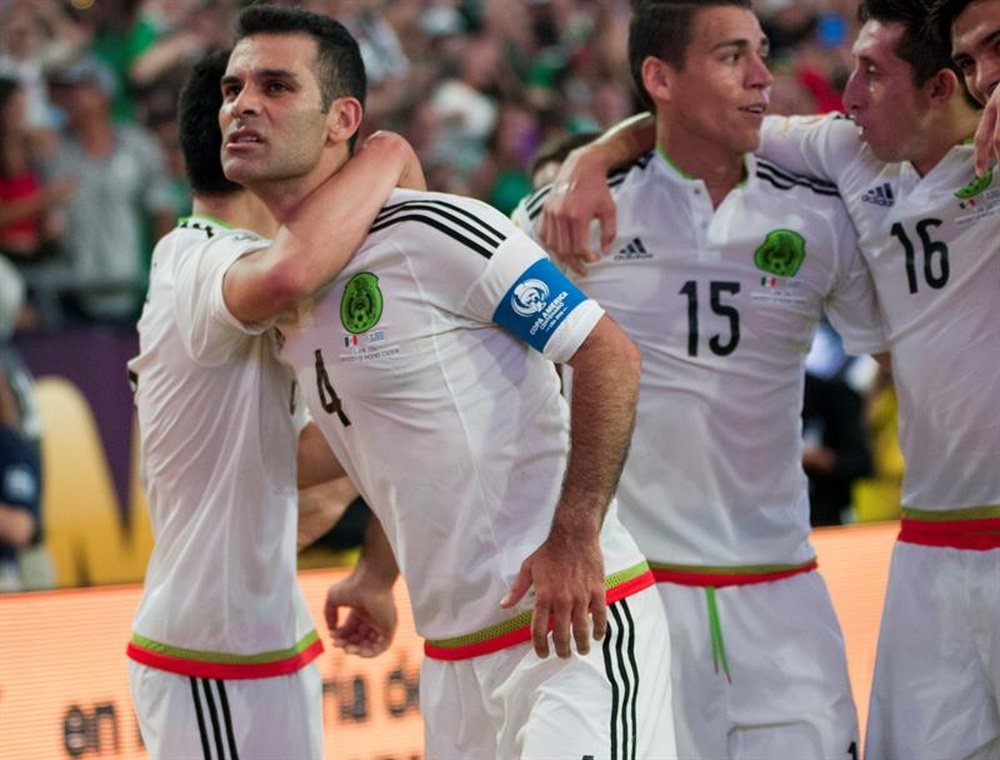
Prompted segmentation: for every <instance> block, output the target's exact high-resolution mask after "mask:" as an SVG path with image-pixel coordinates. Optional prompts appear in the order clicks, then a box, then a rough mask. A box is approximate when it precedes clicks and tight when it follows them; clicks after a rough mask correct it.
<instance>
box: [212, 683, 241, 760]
mask: <svg viewBox="0 0 1000 760" xmlns="http://www.w3.org/2000/svg"><path fill="white" fill-rule="evenodd" d="M215 688H217V689H218V690H219V704H220V705H221V707H222V720H223V721H225V724H226V742H227V743H228V744H229V758H230V760H240V753H239V752H238V751H237V749H236V736H235V734H234V733H233V716H232V715H231V714H230V712H229V698H228V697H227V696H226V682H225V681H222V680H218V679H217V680H216V681H215Z"/></svg>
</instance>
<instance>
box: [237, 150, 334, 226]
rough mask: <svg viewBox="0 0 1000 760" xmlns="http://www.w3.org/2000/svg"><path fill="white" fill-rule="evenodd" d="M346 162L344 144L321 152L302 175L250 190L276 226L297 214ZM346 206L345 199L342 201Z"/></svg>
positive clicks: (256, 186) (253, 187) (263, 184)
mask: <svg viewBox="0 0 1000 760" xmlns="http://www.w3.org/2000/svg"><path fill="white" fill-rule="evenodd" d="M348 158H349V153H348V148H347V144H346V143H342V144H339V145H336V146H331V147H329V148H327V149H326V150H324V151H323V153H322V154H321V156H320V160H319V162H318V163H317V164H316V165H315V166H314V167H313V168H312V169H311V170H310V171H309V172H308V173H306V174H303V175H300V176H296V177H290V178H288V179H281V180H275V181H273V182H267V183H262V184H260V185H255V186H252V187H251V190H252V191H253V194H254V195H256V196H257V197H258V198H260V199H261V201H263V203H264V205H265V206H266V207H267V208H268V210H269V211H270V212H271V214H272V215H273V216H274V218H275V219H277V220H278V223H279V224H281V223H284V222H285V221H287V220H288V219H290V218H291V217H292V216H293V215H294V214H295V212H296V211H297V210H298V208H299V206H300V205H301V204H302V202H303V201H304V200H305V199H306V198H307V197H309V195H311V194H312V193H313V191H314V190H316V188H318V187H319V186H320V185H322V184H323V183H324V182H325V181H326V180H327V179H329V178H330V177H331V176H333V175H334V174H336V173H337V172H339V171H340V170H341V168H343V166H344V164H345V163H347V159H348ZM345 202H347V203H349V202H350V200H349V199H345Z"/></svg>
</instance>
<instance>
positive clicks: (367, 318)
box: [340, 272, 382, 335]
mask: <svg viewBox="0 0 1000 760" xmlns="http://www.w3.org/2000/svg"><path fill="white" fill-rule="evenodd" d="M381 318H382V291H381V290H379V287H378V277H376V276H375V275H373V274H372V273H371V272H358V274H356V275H354V276H353V277H352V278H351V279H350V280H348V281H347V287H345V288H344V295H343V296H342V297H341V299H340V321H341V324H343V325H344V329H345V330H347V332H349V333H353V334H354V335H357V334H358V333H363V332H366V331H367V330H370V329H371V328H372V327H374V326H375V325H376V324H378V321H379V319H381Z"/></svg>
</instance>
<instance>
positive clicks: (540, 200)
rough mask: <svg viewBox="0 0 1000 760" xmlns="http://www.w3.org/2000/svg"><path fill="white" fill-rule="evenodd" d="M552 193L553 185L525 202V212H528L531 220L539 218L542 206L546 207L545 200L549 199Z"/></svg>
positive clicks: (547, 186)
mask: <svg viewBox="0 0 1000 760" xmlns="http://www.w3.org/2000/svg"><path fill="white" fill-rule="evenodd" d="M551 192H552V185H546V186H545V187H543V188H542V189H541V190H539V191H538V192H536V193H535V194H534V195H532V196H530V197H529V198H528V200H526V201H525V202H524V210H525V211H527V212H528V218H529V219H532V220H534V218H535V217H536V216H538V214H539V212H540V211H541V210H542V206H544V205H545V199H546V198H548V197H549V193H551Z"/></svg>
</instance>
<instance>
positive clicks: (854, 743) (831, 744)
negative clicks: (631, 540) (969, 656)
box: [657, 572, 859, 760]
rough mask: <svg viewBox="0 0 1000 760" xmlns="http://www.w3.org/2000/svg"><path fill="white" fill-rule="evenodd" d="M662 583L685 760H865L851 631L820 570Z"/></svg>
mask: <svg viewBox="0 0 1000 760" xmlns="http://www.w3.org/2000/svg"><path fill="white" fill-rule="evenodd" d="M657 587H658V588H659V590H660V595H661V597H662V598H663V603H664V605H665V606H666V610H667V619H668V620H669V621H670V638H671V645H672V649H673V662H672V665H671V668H672V670H671V672H672V674H673V693H674V724H675V726H676V729H677V751H678V753H679V755H680V756H681V757H682V758H685V760H686V759H687V758H705V759H707V758H712V760H716V759H717V758H718V760H727V759H728V760H741V759H744V758H747V759H748V758H753V759H754V760H758V759H759V758H768V760H828V759H829V760H857V758H858V757H859V748H858V721H857V712H856V709H855V707H854V698H853V696H852V694H851V686H850V682H849V680H848V675H847V658H846V655H845V652H844V637H843V635H842V633H841V630H840V624H839V623H838V621H837V617H836V615H835V613H834V610H833V604H832V603H831V601H830V595H829V593H828V592H827V589H826V584H825V583H824V582H823V578H822V577H821V576H820V575H819V573H816V572H807V573H802V574H800V575H793V576H791V577H788V578H783V579H781V580H778V581H772V582H769V583H754V584H747V585H743V586H727V587H723V588H719V589H705V588H702V587H697V586H683V585H679V584H675V583H659V584H657ZM713 594H714V601H713V600H712V599H711V598H710V597H711V596H712V595H713Z"/></svg>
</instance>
